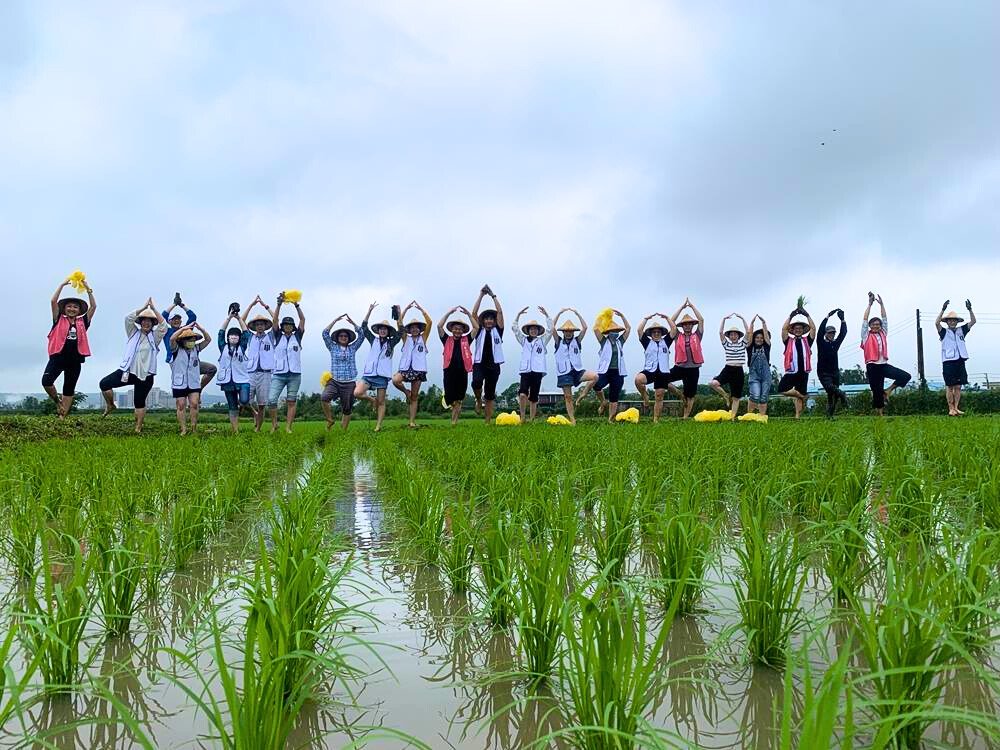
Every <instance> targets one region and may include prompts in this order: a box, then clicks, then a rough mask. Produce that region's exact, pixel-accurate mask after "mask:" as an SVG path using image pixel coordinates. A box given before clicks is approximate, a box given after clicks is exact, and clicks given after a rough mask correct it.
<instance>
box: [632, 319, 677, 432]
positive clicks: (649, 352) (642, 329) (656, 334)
mask: <svg viewBox="0 0 1000 750" xmlns="http://www.w3.org/2000/svg"><path fill="white" fill-rule="evenodd" d="M655 316H659V317H661V318H663V320H664V321H665V322H666V325H663V324H661V323H660V322H656V323H655V324H654V325H648V323H649V321H650V320H651V319H652V318H653V317H655ZM676 336H677V328H676V327H675V326H674V321H673V320H671V319H670V316H669V315H665V314H663V313H650V314H649V315H647V316H646V317H645V318H643V319H642V320H641V321H640V323H639V344H640V345H641V346H642V349H643V351H644V352H645V355H646V359H645V363H644V365H643V370H642V372H640V373H638V374H637V375H636V376H635V387H636V389H637V390H638V391H639V395H640V396H641V397H642V403H643V406H645V407H648V406H649V395H648V393H647V391H646V386H647V385H650V384H652V386H653V424H656V423H657V422H659V421H660V415H661V414H662V413H663V394H664V393H666V390H667V386H668V385H669V384H670V383H669V380H668V378H669V377H670V345H671V344H672V343H673V341H674V338H675V337H676Z"/></svg>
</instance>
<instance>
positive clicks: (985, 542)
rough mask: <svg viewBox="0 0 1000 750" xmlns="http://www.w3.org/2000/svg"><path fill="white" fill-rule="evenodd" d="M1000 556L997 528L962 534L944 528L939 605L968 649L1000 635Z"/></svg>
mask: <svg viewBox="0 0 1000 750" xmlns="http://www.w3.org/2000/svg"><path fill="white" fill-rule="evenodd" d="M998 557H1000V537H998V536H997V532H995V531H991V530H972V531H971V532H970V533H967V534H965V535H961V534H959V533H958V532H957V531H956V530H954V529H952V528H951V527H945V528H944V534H943V538H942V545H941V550H940V552H938V553H935V554H934V555H933V558H934V560H935V561H936V562H937V564H938V566H939V569H940V570H941V571H942V573H943V574H942V577H941V585H940V587H939V589H938V592H937V593H938V601H937V605H938V606H939V607H940V610H941V612H942V617H943V618H944V620H945V622H946V624H947V626H948V631H949V633H950V634H951V637H952V638H954V639H955V640H956V641H957V642H958V643H959V644H960V645H961V646H962V647H963V648H965V649H971V650H975V651H982V650H985V649H986V648H987V647H988V646H989V645H990V644H991V643H993V642H994V641H995V640H996V639H997V637H998V636H997V635H996V633H997V626H998V625H1000V611H998V606H1000V583H998V580H997V577H996V575H995V570H996V567H995V566H996V561H997V559H998Z"/></svg>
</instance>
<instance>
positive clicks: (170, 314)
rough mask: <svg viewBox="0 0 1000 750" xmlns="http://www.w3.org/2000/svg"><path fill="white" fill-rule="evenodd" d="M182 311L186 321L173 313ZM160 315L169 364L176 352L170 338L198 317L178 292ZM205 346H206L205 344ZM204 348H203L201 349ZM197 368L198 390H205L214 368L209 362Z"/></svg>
mask: <svg viewBox="0 0 1000 750" xmlns="http://www.w3.org/2000/svg"><path fill="white" fill-rule="evenodd" d="M177 309H180V310H183V311H184V312H185V314H186V317H187V319H186V320H185V319H183V318H181V314H180V313H179V312H174V311H175V310H177ZM161 315H163V319H164V320H165V321H167V324H168V325H167V332H166V333H165V334H163V348H164V349H165V350H166V353H167V364H168V365H169V364H170V360H171V359H173V356H174V352H175V351H177V347H174V346H171V345H170V337H171V336H173V335H174V334H175V333H176V332H177V331H179V330H180V329H181V327H182V326H191V325H192V324H193V323H196V322H197V321H198V316H197V314H195V311H194V310H192V309H191V308H189V307H188V306H187V305H185V304H184V300H182V299H181V293H180V292H174V302H173V304H172V305H170V307H168V308H167V309H166V310H164V311H163V312H162V313H161ZM206 346H207V344H206ZM202 348H204V347H202ZM198 366H199V367H200V368H201V370H200V372H201V375H200V386H199V388H200V390H202V391H203V390H205V386H206V385H208V384H209V383H211V382H212V378H214V377H215V372H216V368H215V365H213V364H212V363H211V362H205V361H203V360H202V361H200V362H199V364H198Z"/></svg>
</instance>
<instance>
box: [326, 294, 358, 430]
mask: <svg viewBox="0 0 1000 750" xmlns="http://www.w3.org/2000/svg"><path fill="white" fill-rule="evenodd" d="M370 312H371V309H370V308H369V313H370ZM341 320H343V321H344V323H343V324H341V325H340V326H337V328H334V326H336V325H337V323H338V322H339V321H341ZM365 320H367V318H365ZM331 330H332V331H333V333H330V331H331ZM362 332H363V331H362V328H361V326H359V325H358V324H357V323H355V322H354V321H353V320H351V316H350V315H348V314H347V313H341V314H340V315H338V316H337V317H336V318H334V319H333V320H331V321H330V325H328V326H327V327H326V328H324V329H323V345H324V346H326V348H327V350H328V351H329V352H330V375H331V377H330V379H329V380H328V381H327V382H326V384H325V385H324V386H323V393H322V394H320V397H319V402H320V405H321V406H322V407H323V416H325V417H326V429H327V430H329V429H330V428H331V427H332V426H333V409H332V407H331V406H330V402H331V401H334V400H336V401H339V402H340V426H341V427H342V428H343V429H345V430H346V429H347V428H348V427H349V426H350V424H351V414H352V413H353V411H354V397H355V394H356V392H357V379H358V364H357V355H358V349H360V348H361V344H362V343H363V342H364V337H363V336H362V335H361V334H362Z"/></svg>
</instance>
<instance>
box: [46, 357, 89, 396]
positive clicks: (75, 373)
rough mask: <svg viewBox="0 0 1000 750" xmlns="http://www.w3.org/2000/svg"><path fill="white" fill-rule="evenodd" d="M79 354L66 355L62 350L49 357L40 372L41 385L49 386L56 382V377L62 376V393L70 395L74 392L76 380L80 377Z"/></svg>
mask: <svg viewBox="0 0 1000 750" xmlns="http://www.w3.org/2000/svg"><path fill="white" fill-rule="evenodd" d="M82 364H83V363H82V362H81V361H80V356H79V355H74V356H73V357H66V356H64V355H63V353H62V352H60V353H59V354H53V355H52V356H50V357H49V362H48V364H46V365H45V372H43V373H42V387H43V388H49V387H51V386H53V385H55V384H56V378H58V377H59V376H60V375H62V376H63V385H62V395H64V396H72V395H73V394H74V393H76V381H78V380H79V379H80V366H81V365H82Z"/></svg>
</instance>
